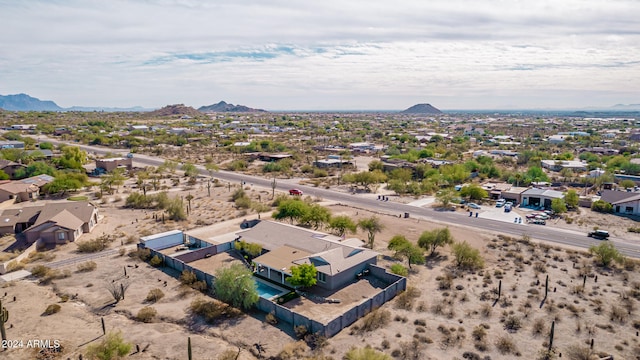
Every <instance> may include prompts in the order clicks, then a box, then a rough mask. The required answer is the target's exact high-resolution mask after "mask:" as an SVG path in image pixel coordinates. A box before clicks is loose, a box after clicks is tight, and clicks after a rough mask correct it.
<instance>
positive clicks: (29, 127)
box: [10, 124, 37, 131]
mask: <svg viewBox="0 0 640 360" xmlns="http://www.w3.org/2000/svg"><path fill="white" fill-rule="evenodd" d="M36 127H37V125H36V124H13V125H11V128H10V129H11V130H19V131H22V130H35V129H36Z"/></svg>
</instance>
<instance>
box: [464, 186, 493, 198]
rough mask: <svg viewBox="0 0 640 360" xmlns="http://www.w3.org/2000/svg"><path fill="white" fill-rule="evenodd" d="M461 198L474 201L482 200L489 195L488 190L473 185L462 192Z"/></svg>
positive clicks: (465, 187)
mask: <svg viewBox="0 0 640 360" xmlns="http://www.w3.org/2000/svg"><path fill="white" fill-rule="evenodd" d="M460 196H463V197H466V198H469V199H474V200H482V199H485V198H487V197H488V196H489V194H488V193H487V190H485V189H483V188H482V187H481V186H480V185H477V184H471V185H467V186H464V187H463V188H462V189H461V190H460Z"/></svg>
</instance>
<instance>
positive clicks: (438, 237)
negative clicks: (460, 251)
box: [418, 228, 454, 255]
mask: <svg viewBox="0 0 640 360" xmlns="http://www.w3.org/2000/svg"><path fill="white" fill-rule="evenodd" d="M453 241H454V240H453V236H451V232H450V231H449V228H442V229H435V230H432V231H428V230H427V231H424V232H423V233H422V234H421V235H420V238H419V239H418V246H420V247H421V248H423V249H425V250H429V251H430V255H433V254H434V253H435V252H436V249H437V248H438V247H441V246H445V245H450V244H453Z"/></svg>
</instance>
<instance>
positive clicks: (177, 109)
mask: <svg viewBox="0 0 640 360" xmlns="http://www.w3.org/2000/svg"><path fill="white" fill-rule="evenodd" d="M173 115H182V116H185V115H186V116H190V117H197V116H201V115H202V113H201V112H199V111H198V110H196V109H194V108H192V107H191V106H184V104H175V105H167V106H165V107H163V108H162V109H158V110H154V111H150V112H148V113H147V116H150V117H153V116H173Z"/></svg>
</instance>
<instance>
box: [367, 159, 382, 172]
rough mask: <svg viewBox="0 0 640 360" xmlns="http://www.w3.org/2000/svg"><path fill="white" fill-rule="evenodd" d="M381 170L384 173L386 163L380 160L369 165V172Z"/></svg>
mask: <svg viewBox="0 0 640 360" xmlns="http://www.w3.org/2000/svg"><path fill="white" fill-rule="evenodd" d="M374 170H380V171H384V163H383V162H382V161H380V160H372V161H371V162H370V163H369V171H374Z"/></svg>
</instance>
